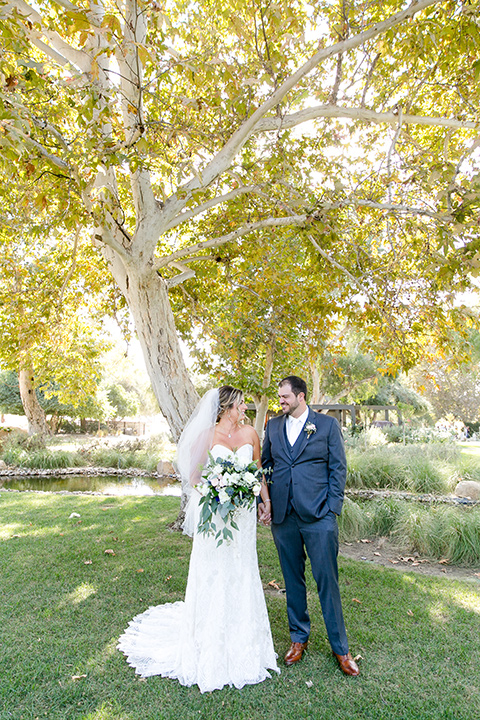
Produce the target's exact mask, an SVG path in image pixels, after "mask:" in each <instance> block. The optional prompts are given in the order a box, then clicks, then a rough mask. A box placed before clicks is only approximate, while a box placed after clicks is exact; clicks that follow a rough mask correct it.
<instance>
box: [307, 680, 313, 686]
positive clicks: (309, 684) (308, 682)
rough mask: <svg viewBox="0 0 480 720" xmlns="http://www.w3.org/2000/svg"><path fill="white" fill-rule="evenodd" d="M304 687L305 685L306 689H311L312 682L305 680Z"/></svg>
mask: <svg viewBox="0 0 480 720" xmlns="http://www.w3.org/2000/svg"><path fill="white" fill-rule="evenodd" d="M305 685H306V686H307V687H308V688H311V687H313V682H312V681H311V680H305Z"/></svg>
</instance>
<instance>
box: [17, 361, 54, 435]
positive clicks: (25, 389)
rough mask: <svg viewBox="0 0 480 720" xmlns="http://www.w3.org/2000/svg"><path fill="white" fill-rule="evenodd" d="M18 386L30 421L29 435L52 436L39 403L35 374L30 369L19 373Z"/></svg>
mask: <svg viewBox="0 0 480 720" xmlns="http://www.w3.org/2000/svg"><path fill="white" fill-rule="evenodd" d="M18 385H19V388H20V397H21V398H22V405H23V409H24V411H25V416H26V418H27V420H28V434H29V435H36V434H38V435H50V434H51V433H50V428H49V427H48V424H47V419H46V417H45V412H44V411H43V408H42V407H41V405H40V403H39V402H38V398H37V393H36V392H35V384H34V378H33V372H32V370H31V369H30V368H24V369H22V370H20V372H19V373H18Z"/></svg>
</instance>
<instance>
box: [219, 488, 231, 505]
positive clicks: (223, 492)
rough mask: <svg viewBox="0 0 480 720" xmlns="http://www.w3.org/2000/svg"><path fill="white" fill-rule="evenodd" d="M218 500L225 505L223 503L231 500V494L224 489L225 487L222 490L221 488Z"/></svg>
mask: <svg viewBox="0 0 480 720" xmlns="http://www.w3.org/2000/svg"><path fill="white" fill-rule="evenodd" d="M218 500H219V502H221V503H222V505H223V503H226V502H228V501H229V500H230V495H229V494H228V493H227V491H226V490H223V489H222V490H220V492H219V493H218Z"/></svg>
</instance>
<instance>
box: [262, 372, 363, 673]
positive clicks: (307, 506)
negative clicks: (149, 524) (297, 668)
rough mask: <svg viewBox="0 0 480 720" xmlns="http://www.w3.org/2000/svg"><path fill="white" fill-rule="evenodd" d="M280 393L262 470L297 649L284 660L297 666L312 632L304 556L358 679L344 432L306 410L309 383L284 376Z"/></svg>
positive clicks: (333, 634)
mask: <svg viewBox="0 0 480 720" xmlns="http://www.w3.org/2000/svg"><path fill="white" fill-rule="evenodd" d="M278 395H279V398H280V405H281V407H282V411H283V416H280V417H274V418H272V419H271V420H270V421H269V422H268V424H267V427H266V431H265V440H264V443H263V449H262V467H263V468H264V470H270V475H267V479H268V482H269V483H270V486H269V489H270V498H271V503H272V534H273V539H274V541H275V545H276V547H277V551H278V555H279V558H280V565H281V567H282V572H283V577H284V579H285V587H286V591H287V614H288V624H289V627H290V636H291V640H292V644H291V646H290V649H289V650H288V652H287V654H286V655H285V663H286V664H287V665H293V664H294V663H296V662H298V661H299V660H300V659H301V657H302V655H303V653H304V651H305V649H306V647H307V644H308V637H309V634H310V618H309V615H308V610H307V593H306V586H305V559H306V554H305V551H306V553H307V554H308V557H309V558H310V563H311V566H312V572H313V577H314V578H315V582H316V583H317V588H318V596H319V598H320V604H321V606H322V613H323V619H324V621H325V626H326V629H327V634H328V639H329V641H330V645H331V647H332V650H333V654H334V655H335V657H336V658H337V660H338V663H339V665H340V668H341V669H342V671H343V672H344V673H345V674H346V675H358V674H359V669H358V666H357V664H356V663H355V661H354V660H353V658H352V656H351V654H350V653H349V651H348V641H347V635H346V631H345V624H344V621H343V613H342V605H341V600H340V591H339V587H338V569H337V554H338V527H337V515H339V514H340V512H341V510H342V503H343V495H344V488H345V480H346V470H347V466H346V460H345V450H344V445H343V437H342V431H341V429H340V426H339V424H338V422H337V421H336V420H335V419H334V418H331V417H329V416H328V415H320V414H318V413H315V412H313V411H312V410H311V409H310V408H309V407H308V405H307V403H306V397H307V386H306V383H305V381H304V380H302V379H301V378H299V377H296V376H295V375H290V376H289V377H286V378H284V379H283V380H282V381H281V382H280V383H279V391H278ZM263 510H264V508H262V507H261V506H260V511H261V512H262V511H263ZM265 511H267V509H265Z"/></svg>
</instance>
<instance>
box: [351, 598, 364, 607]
mask: <svg viewBox="0 0 480 720" xmlns="http://www.w3.org/2000/svg"><path fill="white" fill-rule="evenodd" d="M352 602H356V603H358V604H359V605H361V604H362V601H361V600H358V598H352Z"/></svg>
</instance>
